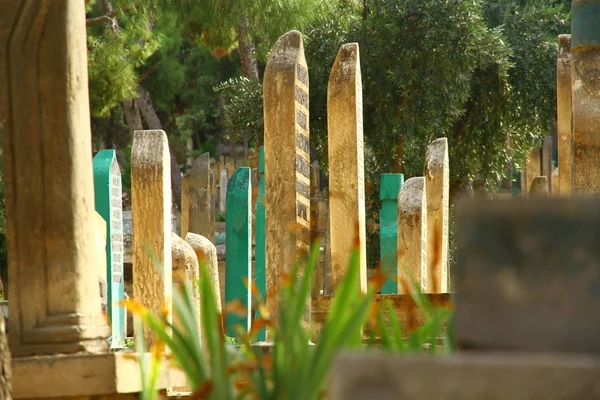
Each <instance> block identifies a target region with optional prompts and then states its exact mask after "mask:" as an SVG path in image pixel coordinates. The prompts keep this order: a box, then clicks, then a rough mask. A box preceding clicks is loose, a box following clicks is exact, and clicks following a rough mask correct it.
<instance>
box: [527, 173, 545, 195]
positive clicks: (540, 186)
mask: <svg viewBox="0 0 600 400" xmlns="http://www.w3.org/2000/svg"><path fill="white" fill-rule="evenodd" d="M529 196H530V197H540V196H548V179H547V178H546V177H545V176H536V177H535V178H533V182H531V189H529Z"/></svg>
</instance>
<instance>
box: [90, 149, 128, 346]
mask: <svg viewBox="0 0 600 400" xmlns="http://www.w3.org/2000/svg"><path fill="white" fill-rule="evenodd" d="M93 162H94V196H95V204H96V211H97V212H98V214H100V215H101V216H102V218H104V221H105V222H106V249H105V252H106V265H105V269H106V274H107V283H108V318H109V320H110V325H111V332H112V336H111V347H122V346H123V345H124V344H125V325H126V321H125V309H124V308H123V307H122V306H120V305H119V303H120V302H121V301H123V300H124V298H125V292H124V290H125V281H124V278H123V207H122V203H123V201H122V194H123V191H122V185H121V169H120V168H119V163H118V161H117V156H116V153H115V151H114V150H112V149H110V150H101V151H99V152H98V153H97V154H96V155H95V156H94V160H93Z"/></svg>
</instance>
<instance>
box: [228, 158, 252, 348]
mask: <svg viewBox="0 0 600 400" xmlns="http://www.w3.org/2000/svg"><path fill="white" fill-rule="evenodd" d="M250 196H251V185H250V168H248V167H240V168H238V169H237V170H236V171H235V173H234V174H233V176H232V177H231V182H230V184H229V188H228V191H227V236H226V237H225V238H226V241H227V258H226V259H225V263H226V264H225V304H229V303H231V302H233V301H237V302H239V303H240V305H241V306H243V307H245V308H246V312H245V315H244V316H241V315H238V314H234V313H228V314H227V317H226V320H225V331H226V333H227V335H229V336H231V337H237V336H238V334H237V326H236V325H241V326H242V328H243V329H245V330H246V332H249V331H250V322H251V314H250V312H251V308H252V307H251V306H252V297H251V295H250V293H251V290H250V289H251V288H250V287H249V286H248V285H249V284H251V283H252V281H251V279H252V224H251V216H252V210H251V204H252V202H251V199H250Z"/></svg>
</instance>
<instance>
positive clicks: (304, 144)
mask: <svg viewBox="0 0 600 400" xmlns="http://www.w3.org/2000/svg"><path fill="white" fill-rule="evenodd" d="M296 147H297V148H299V149H301V150H303V151H304V152H305V153H306V154H310V142H309V140H308V138H307V137H306V136H305V135H303V134H302V132H300V131H298V130H297V131H296Z"/></svg>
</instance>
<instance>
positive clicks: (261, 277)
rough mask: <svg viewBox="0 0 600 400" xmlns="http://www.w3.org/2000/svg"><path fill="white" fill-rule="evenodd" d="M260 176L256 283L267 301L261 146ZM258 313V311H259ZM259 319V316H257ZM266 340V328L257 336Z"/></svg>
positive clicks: (263, 162) (260, 157)
mask: <svg viewBox="0 0 600 400" xmlns="http://www.w3.org/2000/svg"><path fill="white" fill-rule="evenodd" d="M258 174H259V176H260V180H259V183H258V197H257V199H256V214H255V215H256V239H255V247H254V265H255V270H254V276H255V278H254V282H255V285H256V289H257V290H258V293H260V295H261V297H262V299H263V301H264V300H265V299H266V294H267V283H266V277H265V273H266V271H265V256H266V248H265V236H266V234H265V223H266V221H265V148H264V147H263V146H260V150H259V157H258ZM257 313H258V310H257ZM256 317H258V315H256ZM265 339H266V330H265V328H263V329H261V331H260V332H259V333H258V335H257V340H259V341H264V340H265Z"/></svg>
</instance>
